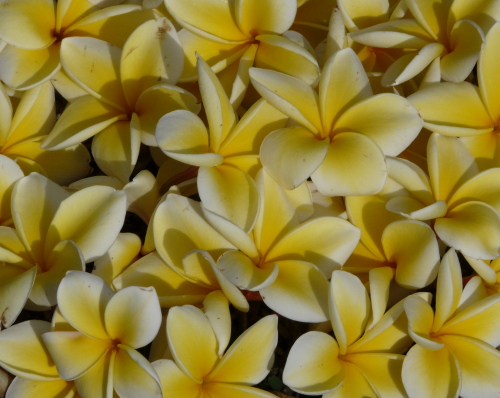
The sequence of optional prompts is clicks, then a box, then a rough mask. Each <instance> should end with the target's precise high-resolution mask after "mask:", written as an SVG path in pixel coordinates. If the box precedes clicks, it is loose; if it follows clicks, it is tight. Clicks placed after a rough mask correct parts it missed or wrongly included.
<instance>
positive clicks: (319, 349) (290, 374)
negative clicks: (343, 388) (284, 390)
mask: <svg viewBox="0 0 500 398" xmlns="http://www.w3.org/2000/svg"><path fill="white" fill-rule="evenodd" d="M338 356H339V347H338V345H337V342H336V341H335V339H334V338H333V337H331V336H330V335H328V334H326V333H321V332H308V333H306V334H303V335H302V336H300V337H299V338H298V339H297V340H296V341H295V343H294V344H293V347H292V348H291V350H290V353H289V354H288V358H287V361H286V364H285V369H284V370H283V382H284V383H285V384H286V385H287V386H288V387H290V388H291V389H293V390H294V391H297V392H300V393H302V394H308V395H311V394H314V395H319V394H325V393H327V392H330V391H332V390H334V389H336V388H338V387H339V385H341V383H342V382H343V381H344V378H345V372H346V369H345V365H344V364H343V362H342V361H341V360H340V359H339V358H338Z"/></svg>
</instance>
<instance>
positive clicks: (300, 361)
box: [283, 268, 430, 398]
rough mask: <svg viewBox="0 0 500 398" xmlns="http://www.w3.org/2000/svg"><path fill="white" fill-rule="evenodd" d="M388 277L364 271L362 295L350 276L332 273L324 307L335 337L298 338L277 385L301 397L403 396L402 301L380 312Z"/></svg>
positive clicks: (407, 340)
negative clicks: (367, 278)
mask: <svg viewBox="0 0 500 398" xmlns="http://www.w3.org/2000/svg"><path fill="white" fill-rule="evenodd" d="M392 277H393V272H392V270H391V269H390V268H379V269H375V270H372V271H370V282H369V287H370V293H368V292H367V290H366V288H365V287H364V286H363V284H362V283H361V281H360V280H359V278H357V277H356V276H355V275H352V274H350V273H348V272H345V271H334V272H333V275H332V279H331V285H330V290H329V309H330V319H331V323H332V327H333V331H334V333H335V338H333V337H332V336H330V335H328V334H326V333H323V332H316V331H312V332H308V333H306V334H304V335H302V336H301V337H299V339H298V340H297V341H296V342H295V344H294V345H293V347H292V349H291V350H290V354H289V356H288V359H287V362H286V365H285V370H284V372H283V382H284V383H285V384H286V385H287V386H289V387H290V388H291V389H292V390H294V391H297V392H299V393H301V394H306V395H321V394H323V397H324V398H352V397H377V398H385V397H401V398H403V397H405V396H406V395H405V393H404V388H403V383H402V381H401V367H402V365H403V359H404V355H401V354H402V353H403V352H404V351H405V350H406V349H407V348H408V347H409V345H410V344H411V339H410V338H409V337H408V334H407V332H406V328H405V327H404V324H405V323H406V322H407V319H406V317H405V316H404V307H403V301H400V302H399V303H398V304H396V305H395V306H393V307H392V308H391V309H389V310H388V311H387V312H386V306H387V297H388V288H389V283H390V280H391V279H392ZM422 301H424V300H423V299H422ZM424 302H425V301H424ZM422 396H425V395H422ZM427 396H430V395H427Z"/></svg>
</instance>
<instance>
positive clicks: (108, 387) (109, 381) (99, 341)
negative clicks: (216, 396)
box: [42, 272, 162, 398]
mask: <svg viewBox="0 0 500 398" xmlns="http://www.w3.org/2000/svg"><path fill="white" fill-rule="evenodd" d="M57 296H58V297H57V298H58V303H59V310H60V311H61V314H62V316H63V317H64V319H65V320H66V321H67V322H68V323H69V324H70V325H71V326H72V327H73V328H74V329H76V331H55V332H47V333H44V334H43V335H42V339H43V342H44V343H45V346H46V347H47V349H48V351H49V353H50V355H51V356H52V359H53V361H54V363H55V365H56V367H57V370H58V372H59V374H60V376H61V378H62V379H64V380H75V385H76V388H77V390H78V392H79V393H80V396H81V397H82V398H95V397H105V398H112V397H113V391H116V393H117V394H118V395H119V396H120V397H121V398H128V397H130V398H132V397H134V398H136V397H137V396H141V397H158V396H161V387H160V380H159V379H158V376H157V375H156V372H155V370H154V369H153V367H152V366H151V364H150V363H149V362H148V360H147V359H146V358H144V357H143V356H142V355H141V354H139V353H138V352H137V351H136V349H138V348H140V347H144V346H145V345H147V344H149V343H150V342H151V341H152V340H153V339H154V338H155V336H156V334H157V333H158V330H159V329H160V324H161V319H162V318H161V309H160V303H159V302H158V296H157V295H156V292H155V290H154V288H142V287H141V288H139V287H129V288H126V289H123V290H121V291H119V292H118V293H114V292H113V291H112V290H111V288H110V287H109V286H108V285H106V284H105V283H104V281H103V280H102V279H100V278H99V277H97V276H95V275H91V274H87V273H85V272H68V273H67V274H66V276H65V277H64V279H63V280H62V282H61V285H60V286H59V290H58V292H57Z"/></svg>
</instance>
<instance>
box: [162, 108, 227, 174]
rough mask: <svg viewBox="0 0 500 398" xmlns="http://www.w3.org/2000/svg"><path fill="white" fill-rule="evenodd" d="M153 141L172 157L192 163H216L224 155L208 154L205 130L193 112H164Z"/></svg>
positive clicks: (208, 165)
mask: <svg viewBox="0 0 500 398" xmlns="http://www.w3.org/2000/svg"><path fill="white" fill-rule="evenodd" d="M156 141H157V142H158V146H159V148H160V149H161V150H162V151H163V152H164V153H165V154H166V155H168V156H170V157H171V158H172V159H175V160H178V161H179V162H183V163H187V164H190V165H193V166H205V167H213V166H218V165H219V164H221V163H222V162H223V161H224V158H223V157H222V156H221V155H219V154H218V153H211V152H210V150H209V147H208V144H209V142H208V131H207V128H206V127H205V125H204V124H203V121H202V120H201V119H200V118H199V117H198V116H196V115H195V114H194V113H192V112H189V111H185V110H177V111H173V112H170V113H167V114H166V115H165V116H163V117H162V118H161V119H160V121H159V122H158V127H157V128H156Z"/></svg>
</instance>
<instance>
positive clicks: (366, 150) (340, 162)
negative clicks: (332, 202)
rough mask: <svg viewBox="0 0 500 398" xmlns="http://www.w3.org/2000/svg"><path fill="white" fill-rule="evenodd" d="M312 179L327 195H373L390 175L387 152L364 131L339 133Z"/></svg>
mask: <svg viewBox="0 0 500 398" xmlns="http://www.w3.org/2000/svg"><path fill="white" fill-rule="evenodd" d="M311 179H312V181H313V182H314V184H315V185H316V186H317V187H318V189H319V191H320V192H321V193H322V194H324V195H328V196H358V195H373V194H375V193H377V192H379V191H380V190H381V189H382V188H383V187H384V184H385V181H386V179H387V168H386V164H385V157H384V153H383V152H382V150H381V149H380V147H379V146H378V145H377V144H376V143H375V142H374V141H373V140H372V139H371V138H369V137H367V136H365V135H363V134H358V133H351V132H349V133H339V134H337V135H335V137H334V138H333V140H332V142H331V143H330V146H329V148H328V154H327V155H326V157H325V160H324V161H323V163H322V164H321V165H320V166H319V167H318V169H317V170H316V171H315V172H314V173H313V174H312V175H311Z"/></svg>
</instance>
